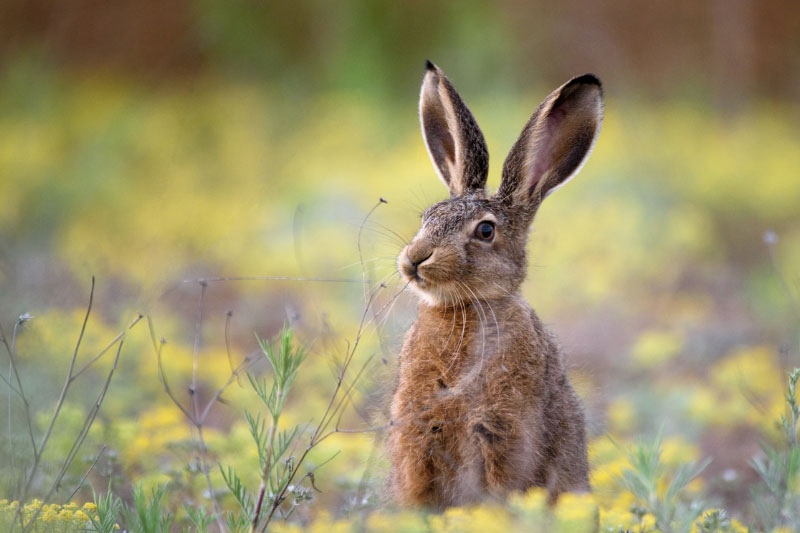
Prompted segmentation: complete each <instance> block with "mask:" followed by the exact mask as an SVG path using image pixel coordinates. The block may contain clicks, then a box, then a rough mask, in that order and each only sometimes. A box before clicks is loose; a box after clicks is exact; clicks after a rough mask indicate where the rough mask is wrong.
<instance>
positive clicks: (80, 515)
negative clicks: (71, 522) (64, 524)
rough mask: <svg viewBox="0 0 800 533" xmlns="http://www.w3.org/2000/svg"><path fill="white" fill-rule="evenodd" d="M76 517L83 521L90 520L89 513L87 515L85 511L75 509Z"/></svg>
mask: <svg viewBox="0 0 800 533" xmlns="http://www.w3.org/2000/svg"><path fill="white" fill-rule="evenodd" d="M74 518H75V520H80V521H81V522H88V521H89V515H87V514H86V513H84V512H83V511H75V515H74Z"/></svg>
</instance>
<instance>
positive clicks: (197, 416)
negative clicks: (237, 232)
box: [147, 281, 256, 533]
mask: <svg viewBox="0 0 800 533" xmlns="http://www.w3.org/2000/svg"><path fill="white" fill-rule="evenodd" d="M199 283H200V285H201V293H200V299H199V302H198V306H199V310H198V315H197V322H196V323H195V340H194V352H193V358H192V359H193V361H192V384H191V385H190V387H191V388H190V396H191V400H192V402H191V404H190V407H189V408H187V407H185V406H184V405H183V404H182V403H181V402H180V400H178V398H177V396H176V395H175V393H174V392H173V391H172V387H170V385H169V381H167V376H166V373H165V372H164V364H163V349H164V345H166V343H167V341H166V340H165V339H161V340H160V341H156V333H155V327H154V325H153V320H152V318H151V317H150V316H149V315H148V317H147V323H148V327H149V328H150V339H151V341H152V343H153V348H154V349H155V352H156V360H157V365H158V377H159V380H160V381H161V385H162V386H163V387H164V391H165V392H166V393H167V396H169V398H170V400H172V403H174V404H175V405H176V406H177V407H178V408H179V409H180V410H181V412H182V413H183V414H184V416H185V417H186V418H187V420H188V421H189V423H190V424H191V425H192V426H193V427H194V428H195V429H196V430H197V447H198V449H199V450H200V468H201V470H202V471H203V476H204V477H205V479H206V484H207V485H208V491H209V498H210V500H211V506H212V508H213V511H214V515H215V519H216V523H217V528H218V529H219V531H220V533H223V532H225V531H227V528H226V527H225V523H224V522H223V521H222V511H221V509H220V507H219V502H218V501H217V496H216V491H215V490H214V484H213V483H212V481H211V474H210V469H209V466H208V446H207V444H206V441H205V436H204V434H203V426H204V425H205V422H206V420H207V418H208V415H209V413H210V412H211V409H212V408H213V407H214V405H216V403H217V402H218V401H219V399H220V398H221V397H222V394H223V393H224V392H225V390H226V389H227V388H228V387H229V386H230V385H231V384H232V383H233V382H234V381H236V380H238V379H239V377H240V376H241V375H242V373H244V372H245V371H246V370H247V368H248V367H249V366H250V365H251V364H253V362H255V361H256V359H255V358H251V357H250V356H248V357H245V359H244V361H242V363H240V364H239V366H237V367H236V368H233V369H232V371H231V375H230V376H229V377H228V380H227V381H226V382H225V383H224V384H223V385H222V386H221V387H220V388H219V389H217V390H216V391H215V392H214V394H213V395H212V396H211V398H210V399H209V400H208V402H206V404H205V406H204V407H203V409H202V410H200V406H199V403H198V402H199V399H198V394H197V369H198V365H199V363H198V354H199V349H200V335H201V332H202V320H203V303H204V301H205V295H206V291H207V288H208V284H207V283H206V282H204V281H202V282H199ZM231 316H232V313H231V312H230V311H228V313H227V317H226V321H225V338H226V341H225V343H226V348H227V350H228V360H229V362H231V364H232V361H233V359H232V356H231V353H230V337H229V335H230V319H231Z"/></svg>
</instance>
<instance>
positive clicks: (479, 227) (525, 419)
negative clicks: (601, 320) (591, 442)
mask: <svg viewBox="0 0 800 533" xmlns="http://www.w3.org/2000/svg"><path fill="white" fill-rule="evenodd" d="M602 116H603V93H602V88H601V85H600V81H599V80H598V79H597V78H596V77H594V76H593V75H591V74H585V75H583V76H579V77H577V78H574V79H572V80H570V81H568V82H567V83H565V84H564V85H562V86H561V87H559V88H558V89H556V90H555V91H554V92H553V93H551V94H550V95H549V96H548V97H547V98H546V99H545V100H544V102H542V104H541V105H540V106H539V108H538V109H537V110H536V112H535V113H534V114H533V116H532V117H531V119H530V120H529V121H528V123H527V124H526V125H525V128H524V129H523V130H522V134H521V135H520V137H519V139H518V140H517V142H516V143H515V144H514V146H513V148H512V149H511V152H510V153H509V155H508V157H507V158H506V160H505V163H504V164H503V174H502V181H501V183H500V187H499V189H498V190H497V192H495V193H494V194H491V195H490V194H488V193H487V191H486V189H485V185H486V176H487V173H488V170H489V156H488V152H487V149H486V143H485V141H484V138H483V134H482V133H481V130H480V128H478V125H477V123H476V122H475V119H474V117H473V116H472V113H470V111H469V109H467V106H466V105H464V102H463V101H462V100H461V98H460V97H459V95H458V93H457V92H456V91H455V89H454V88H453V86H452V85H451V84H450V81H449V80H448V79H447V78H446V77H445V76H444V74H443V73H442V71H441V70H440V69H439V68H438V67H437V66H435V65H434V64H433V63H430V62H428V64H427V71H426V73H425V78H424V80H423V82H422V92H421V95H420V121H421V124H422V133H423V137H424V139H425V143H426V145H427V148H428V152H429V153H430V157H431V159H432V160H433V164H434V166H435V168H436V171H437V173H438V174H439V177H440V178H441V180H442V181H443V182H444V183H445V185H446V186H447V187H448V189H449V190H450V198H449V199H448V200H445V201H443V202H439V203H437V204H435V205H433V206H432V207H430V208H429V209H427V210H426V211H425V213H424V214H423V216H422V227H421V228H420V230H419V232H418V233H417V235H416V236H415V237H414V239H413V240H412V242H411V243H410V244H409V245H408V246H406V247H405V248H404V249H403V250H402V252H401V253H400V257H399V259H398V268H399V270H400V273H401V274H402V276H403V277H404V278H405V279H406V280H407V281H408V282H409V284H410V286H411V287H413V289H414V290H415V292H416V293H417V294H418V295H419V296H420V303H419V314H418V317H417V320H416V322H415V323H414V324H413V326H412V327H411V329H410V330H409V331H408V332H407V334H406V336H405V340H404V343H403V347H402V350H401V353H400V357H399V366H400V370H399V372H400V377H399V382H398V384H397V388H396V390H395V392H394V396H393V399H392V403H391V424H390V428H389V436H388V452H389V457H390V460H391V472H390V477H389V484H390V490H391V494H392V497H393V499H394V500H395V501H396V502H397V503H399V504H401V505H417V506H426V507H432V508H443V507H447V506H453V505H462V504H466V503H469V502H473V501H476V500H480V499H482V498H486V497H495V498H502V497H503V496H504V495H506V494H507V493H509V492H510V491H515V490H524V489H527V488H528V487H533V486H541V487H546V488H547V490H548V492H549V495H550V501H551V503H552V502H555V501H556V499H557V498H558V495H559V494H560V493H562V492H564V491H588V490H589V479H588V462H587V457H586V435H585V429H584V414H583V408H582V406H581V402H580V400H579V398H578V396H577V395H576V394H575V391H574V390H573V388H572V386H571V385H570V382H569V380H568V379H567V374H566V371H565V369H564V365H563V363H562V360H561V355H560V353H559V348H558V345H557V344H556V341H555V340H554V338H553V337H552V336H551V335H550V334H549V333H548V332H547V331H546V330H545V328H544V326H543V325H542V322H541V321H540V320H539V318H538V317H537V316H536V313H535V312H534V311H533V309H531V307H530V306H529V305H528V303H527V302H526V301H525V300H524V299H523V297H522V296H521V295H520V291H519V288H520V285H521V284H522V282H523V281H524V279H525V274H526V264H527V260H526V252H525V245H526V242H527V239H528V229H529V227H530V225H531V222H532V221H533V217H534V215H535V214H536V211H537V209H538V208H539V205H540V204H541V202H542V200H544V198H545V197H546V196H547V195H548V194H550V193H552V192H553V191H555V190H556V189H557V188H559V187H561V186H562V185H564V184H565V183H566V182H567V181H568V180H569V179H570V178H571V177H572V176H574V175H575V174H576V173H577V172H578V171H579V170H580V168H581V166H582V165H583V163H584V162H585V161H586V159H587V157H588V156H589V152H590V151H591V149H592V147H593V145H594V142H595V139H596V138H597V134H598V132H599V130H600V123H601V121H602Z"/></svg>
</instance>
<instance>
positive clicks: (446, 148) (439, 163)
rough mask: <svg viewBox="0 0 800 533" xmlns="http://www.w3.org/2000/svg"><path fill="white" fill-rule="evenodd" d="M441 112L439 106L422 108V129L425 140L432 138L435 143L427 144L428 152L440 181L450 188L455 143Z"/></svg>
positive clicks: (454, 159)
mask: <svg viewBox="0 0 800 533" xmlns="http://www.w3.org/2000/svg"><path fill="white" fill-rule="evenodd" d="M442 111H443V108H442V107H441V105H439V106H436V107H435V106H430V107H429V106H424V107H423V109H422V110H421V115H422V128H423V132H425V138H426V140H427V139H428V138H432V139H436V141H437V142H428V143H427V144H428V150H430V154H431V158H432V159H433V162H434V164H435V165H436V168H437V170H438V171H439V172H440V173H441V174H442V179H443V180H444V182H445V183H446V184H447V185H448V186H450V184H451V183H452V180H453V176H452V172H451V169H452V168H453V167H454V166H455V164H456V143H455V140H454V139H453V136H452V135H451V134H450V128H449V127H448V124H447V119H446V118H445V116H444V114H443V112H442Z"/></svg>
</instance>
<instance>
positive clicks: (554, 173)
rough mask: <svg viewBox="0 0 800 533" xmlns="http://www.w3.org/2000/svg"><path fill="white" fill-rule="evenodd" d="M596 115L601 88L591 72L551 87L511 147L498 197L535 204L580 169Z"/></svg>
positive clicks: (596, 129) (596, 130) (600, 105)
mask: <svg viewBox="0 0 800 533" xmlns="http://www.w3.org/2000/svg"><path fill="white" fill-rule="evenodd" d="M602 120H603V89H602V86H601V85H600V80H598V79H597V78H596V77H595V76H594V75H592V74H584V75H583V76H578V77H577V78H573V79H572V80H570V81H568V82H567V83H565V84H564V85H562V86H561V87H559V88H558V89H556V90H555V91H553V92H552V93H551V94H550V96H548V97H547V98H546V99H545V100H544V102H542V104H541V105H540V106H539V109H537V110H536V112H535V113H534V114H533V116H532V117H531V119H530V120H529V121H528V123H527V124H526V125H525V128H524V129H523V130H522V133H521V134H520V136H519V139H518V140H517V142H516V143H515V144H514V146H513V148H511V152H510V153H509V154H508V157H507V158H506V161H505V163H504V164H503V177H502V180H501V182H500V188H499V189H498V191H497V194H498V196H499V197H500V198H502V199H504V200H505V201H508V202H511V203H515V204H524V205H526V206H529V207H532V208H533V209H536V208H538V206H539V204H540V203H541V201H542V200H543V199H544V198H545V196H547V195H548V194H550V193H552V192H553V191H555V190H556V189H558V188H559V187H561V186H562V185H564V184H565V183H566V182H567V181H568V180H569V179H570V178H572V177H573V176H574V175H575V174H577V173H578V171H579V170H580V169H581V167H582V166H583V164H584V163H585V162H586V159H587V158H588V157H589V153H590V152H591V151H592V148H593V147H594V142H595V140H596V139H597V134H598V133H599V132H600V123H601V122H602Z"/></svg>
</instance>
